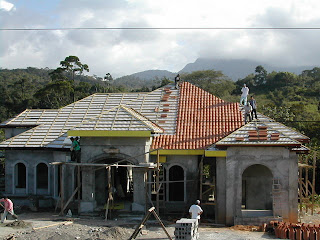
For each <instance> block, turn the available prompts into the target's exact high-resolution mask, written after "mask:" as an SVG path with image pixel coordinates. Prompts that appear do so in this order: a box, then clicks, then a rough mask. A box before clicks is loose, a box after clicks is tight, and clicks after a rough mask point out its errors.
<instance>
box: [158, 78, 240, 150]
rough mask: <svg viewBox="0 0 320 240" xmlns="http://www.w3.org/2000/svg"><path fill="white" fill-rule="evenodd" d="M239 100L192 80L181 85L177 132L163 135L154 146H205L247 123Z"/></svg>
mask: <svg viewBox="0 0 320 240" xmlns="http://www.w3.org/2000/svg"><path fill="white" fill-rule="evenodd" d="M242 119H243V117H242V113H241V111H240V109H239V105H238V103H230V102H225V101H223V100H222V99H220V98H217V97H216V96H214V95H212V94H210V93H208V92H206V91H204V90H202V89H201V88H198V87H196V86H194V85H192V84H190V83H188V82H184V83H182V84H181V85H180V95H179V106H178V115H177V122H176V134H174V135H161V136H157V137H155V138H154V140H153V144H152V148H153V149H156V148H163V149H204V148H206V147H207V146H210V145H212V144H213V143H215V142H217V141H219V140H220V139H221V138H223V137H225V136H227V135H228V134H230V133H231V132H233V131H235V130H236V129H238V128H239V127H241V126H242V125H243V120H242Z"/></svg>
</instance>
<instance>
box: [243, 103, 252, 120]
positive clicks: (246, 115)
mask: <svg viewBox="0 0 320 240" xmlns="http://www.w3.org/2000/svg"><path fill="white" fill-rule="evenodd" d="M243 108H244V123H245V124H247V123H248V119H249V122H250V121H251V112H252V107H251V105H250V103H249V102H248V103H247V105H245V106H244V107H243Z"/></svg>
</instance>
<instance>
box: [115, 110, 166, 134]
mask: <svg viewBox="0 0 320 240" xmlns="http://www.w3.org/2000/svg"><path fill="white" fill-rule="evenodd" d="M121 108H123V109H124V110H126V111H127V112H128V113H129V114H130V115H131V116H133V117H135V118H136V119H137V120H139V121H141V122H142V123H143V124H144V125H146V126H147V127H149V128H152V129H154V127H157V128H159V129H161V130H162V132H164V130H163V128H162V127H160V126H159V125H158V124H156V123H154V122H153V121H151V120H150V119H149V118H147V117H146V116H144V115H143V114H141V113H140V112H138V111H136V110H135V109H133V108H130V107H126V106H124V105H121ZM131 111H133V112H134V113H135V114H132V112H131ZM136 114H138V115H136ZM141 118H144V119H145V120H143V119H141ZM149 123H151V124H149ZM150 125H155V126H150Z"/></svg>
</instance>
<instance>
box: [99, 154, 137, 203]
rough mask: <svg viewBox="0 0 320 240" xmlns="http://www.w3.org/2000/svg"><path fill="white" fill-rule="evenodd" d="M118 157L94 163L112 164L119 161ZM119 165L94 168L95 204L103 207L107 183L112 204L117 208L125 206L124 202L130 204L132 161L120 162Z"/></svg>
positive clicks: (131, 198) (106, 195)
mask: <svg viewBox="0 0 320 240" xmlns="http://www.w3.org/2000/svg"><path fill="white" fill-rule="evenodd" d="M119 161H120V160H119V159H106V160H101V161H98V162H96V163H104V164H112V163H116V162H119ZM119 165H127V166H125V167H123V166H119V167H116V166H113V167H111V169H110V170H108V169H106V168H105V167H101V168H97V169H96V170H95V200H96V203H97V206H100V207H103V206H104V205H105V204H106V202H107V200H108V190H109V185H108V184H110V187H111V191H112V195H113V200H114V204H116V205H117V208H118V209H123V208H125V205H126V203H129V204H128V205H131V203H132V201H133V177H132V167H130V165H132V163H130V162H128V161H123V162H120V163H119Z"/></svg>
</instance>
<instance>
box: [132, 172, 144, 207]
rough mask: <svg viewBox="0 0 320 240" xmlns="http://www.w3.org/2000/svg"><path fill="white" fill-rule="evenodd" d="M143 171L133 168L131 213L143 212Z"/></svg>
mask: <svg viewBox="0 0 320 240" xmlns="http://www.w3.org/2000/svg"><path fill="white" fill-rule="evenodd" d="M144 174H145V169H143V168H133V169H132V175H133V176H132V177H133V189H134V192H133V203H132V211H139V212H144V210H145V204H146V190H145V181H144Z"/></svg>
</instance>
